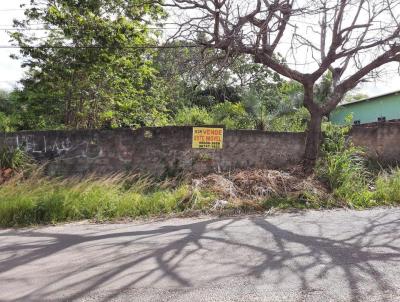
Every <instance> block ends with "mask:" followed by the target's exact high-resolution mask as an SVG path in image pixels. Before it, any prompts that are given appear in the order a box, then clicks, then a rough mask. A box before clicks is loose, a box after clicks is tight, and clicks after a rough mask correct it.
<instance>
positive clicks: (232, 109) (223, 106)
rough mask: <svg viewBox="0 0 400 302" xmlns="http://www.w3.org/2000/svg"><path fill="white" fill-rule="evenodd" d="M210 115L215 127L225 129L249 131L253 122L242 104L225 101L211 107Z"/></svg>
mask: <svg viewBox="0 0 400 302" xmlns="http://www.w3.org/2000/svg"><path fill="white" fill-rule="evenodd" d="M211 115H212V118H213V123H214V124H215V125H224V126H225V127H226V128H227V129H251V128H253V127H254V122H253V120H252V119H251V117H250V115H249V114H248V113H247V112H246V109H245V107H244V105H243V104H242V103H236V104H234V103H231V102H228V101H225V102H223V103H220V104H217V105H215V106H213V107H212V109H211Z"/></svg>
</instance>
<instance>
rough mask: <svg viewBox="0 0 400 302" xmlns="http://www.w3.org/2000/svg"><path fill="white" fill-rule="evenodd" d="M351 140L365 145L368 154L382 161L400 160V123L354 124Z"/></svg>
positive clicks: (394, 161) (393, 161)
mask: <svg viewBox="0 0 400 302" xmlns="http://www.w3.org/2000/svg"><path fill="white" fill-rule="evenodd" d="M350 134H351V140H352V141H353V143H354V144H355V145H357V146H362V147H365V148H366V150H367V153H368V155H369V156H370V157H371V158H373V159H375V160H378V161H380V162H381V163H383V164H384V163H398V162H400V123H399V122H385V123H373V124H370V125H363V126H354V127H353V128H352V130H351V133H350Z"/></svg>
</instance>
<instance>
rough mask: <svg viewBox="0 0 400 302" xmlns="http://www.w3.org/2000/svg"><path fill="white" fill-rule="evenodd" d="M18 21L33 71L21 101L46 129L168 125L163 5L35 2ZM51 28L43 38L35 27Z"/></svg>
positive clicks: (118, 0) (132, 0) (131, 0)
mask: <svg viewBox="0 0 400 302" xmlns="http://www.w3.org/2000/svg"><path fill="white" fill-rule="evenodd" d="M25 16H26V18H25V20H20V21H14V23H15V28H16V30H15V31H13V32H12V33H11V37H12V39H13V41H15V42H16V43H17V45H18V46H19V47H21V51H20V54H21V56H22V58H23V66H24V67H27V68H28V72H27V74H26V77H25V79H23V80H22V83H23V85H24V88H23V90H22V91H21V93H20V100H21V102H23V103H25V104H26V107H27V108H28V111H30V112H32V113H34V115H35V116H37V117H38V119H40V117H44V120H45V123H44V124H43V125H40V124H36V125H33V127H45V128H54V127H60V126H66V127H73V128H94V127H100V126H102V125H104V124H111V125H113V126H133V127H135V126H140V125H142V126H143V125H157V124H163V123H165V122H166V112H167V109H166V99H165V94H164V91H163V85H162V83H159V82H158V78H157V77H156V70H155V69H154V68H153V65H152V57H153V54H154V50H152V49H148V48H146V47H143V46H145V45H147V44H155V38H156V32H155V31H153V30H152V29H150V27H149V25H150V24H152V23H153V22H155V21H157V20H159V19H160V18H162V17H163V16H164V12H163V10H162V8H161V7H160V5H158V4H156V3H151V2H146V3H143V2H142V1H141V0H113V1H111V0H46V1H37V0H32V1H31V2H30V5H29V7H28V8H27V9H26V10H25ZM35 24H44V25H43V28H41V29H43V31H39V32H40V33H41V34H37V33H36V31H34V30H33V31H31V30H30V29H31V28H32V27H34V28H37V26H38V25H35Z"/></svg>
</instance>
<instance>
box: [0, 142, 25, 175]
mask: <svg viewBox="0 0 400 302" xmlns="http://www.w3.org/2000/svg"><path fill="white" fill-rule="evenodd" d="M30 164H32V159H31V158H30V157H29V156H28V155H27V154H26V152H24V151H22V150H21V149H18V148H16V149H11V148H9V147H3V149H1V150H0V168H1V169H13V170H20V169H23V168H26V167H27V166H28V165H30Z"/></svg>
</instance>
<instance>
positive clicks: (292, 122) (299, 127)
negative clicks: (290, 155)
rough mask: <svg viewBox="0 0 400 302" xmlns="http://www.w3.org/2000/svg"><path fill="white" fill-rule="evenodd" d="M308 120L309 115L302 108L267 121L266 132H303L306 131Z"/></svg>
mask: <svg viewBox="0 0 400 302" xmlns="http://www.w3.org/2000/svg"><path fill="white" fill-rule="evenodd" d="M309 119H310V113H309V112H308V110H307V109H306V108H304V107H301V108H300V109H298V110H296V111H294V112H289V113H285V114H281V115H278V116H273V117H271V118H270V119H269V121H267V122H266V123H267V130H268V131H277V132H283V131H284V132H303V131H305V130H306V129H307V123H308V120H309Z"/></svg>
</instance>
